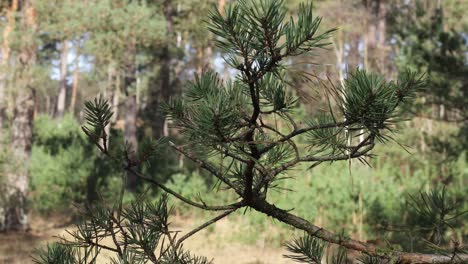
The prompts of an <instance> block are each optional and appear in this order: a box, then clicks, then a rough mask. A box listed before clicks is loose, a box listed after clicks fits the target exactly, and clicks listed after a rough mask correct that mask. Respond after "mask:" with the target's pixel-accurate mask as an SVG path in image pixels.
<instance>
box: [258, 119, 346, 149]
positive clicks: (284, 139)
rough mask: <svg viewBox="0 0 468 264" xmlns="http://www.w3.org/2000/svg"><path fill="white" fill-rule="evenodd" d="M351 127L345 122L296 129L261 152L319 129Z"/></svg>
mask: <svg viewBox="0 0 468 264" xmlns="http://www.w3.org/2000/svg"><path fill="white" fill-rule="evenodd" d="M347 125H350V122H348V121H345V122H338V123H329V124H323V125H317V126H310V127H305V128H300V129H294V131H292V132H291V133H289V134H287V135H285V136H284V137H282V138H280V139H279V140H278V141H276V142H274V143H271V144H270V145H268V146H266V147H264V148H262V149H261V150H260V152H261V153H266V152H268V151H269V150H271V149H272V148H274V147H275V146H276V145H278V144H280V143H283V142H285V141H288V140H290V139H292V138H293V137H296V136H298V135H301V134H304V133H307V132H309V131H312V130H317V129H324V128H334V127H344V126H347Z"/></svg>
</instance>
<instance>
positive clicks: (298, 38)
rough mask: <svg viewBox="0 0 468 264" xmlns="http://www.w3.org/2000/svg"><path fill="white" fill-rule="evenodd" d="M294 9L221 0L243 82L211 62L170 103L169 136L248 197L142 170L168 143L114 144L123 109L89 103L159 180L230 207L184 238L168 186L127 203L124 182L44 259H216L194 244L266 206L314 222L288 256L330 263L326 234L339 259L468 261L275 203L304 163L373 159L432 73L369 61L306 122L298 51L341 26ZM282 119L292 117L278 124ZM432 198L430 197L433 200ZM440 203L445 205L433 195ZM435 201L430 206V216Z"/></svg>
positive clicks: (123, 157)
mask: <svg viewBox="0 0 468 264" xmlns="http://www.w3.org/2000/svg"><path fill="white" fill-rule="evenodd" d="M286 14H287V12H286V9H285V6H284V1H277V0H239V1H235V3H233V4H231V5H229V6H228V7H227V8H226V9H225V12H224V15H223V14H221V13H220V12H219V11H218V10H217V9H216V8H213V10H212V11H211V12H210V14H209V21H208V29H209V30H210V31H211V32H212V33H213V34H214V35H215V43H216V46H217V47H218V48H219V49H220V50H221V52H222V54H224V59H225V61H226V62H227V63H228V64H229V65H230V66H231V67H233V68H235V69H237V71H238V74H237V75H236V76H235V78H234V79H233V80H221V79H220V77H219V76H218V75H217V74H216V73H215V72H214V71H212V70H205V71H204V72H202V74H201V75H200V76H195V80H194V81H192V82H189V83H188V84H187V86H186V89H185V92H184V95H183V96H182V97H180V98H172V99H171V100H170V101H169V102H167V103H166V104H165V105H164V107H163V109H164V112H165V113H166V116H167V117H168V118H169V119H170V120H172V123H173V125H174V126H175V127H177V128H178V129H179V131H180V141H182V142H183V143H182V144H181V145H178V144H175V143H174V142H172V141H169V142H168V144H169V145H170V146H171V147H172V148H173V149H174V150H175V151H177V152H179V153H180V154H182V155H183V156H184V157H185V158H187V159H189V160H191V161H193V162H194V163H195V164H197V165H198V166H199V167H200V168H202V169H204V170H206V171H207V172H208V173H209V174H211V175H212V176H213V177H214V178H215V179H216V181H217V184H219V187H220V189H222V190H225V191H228V192H232V193H234V194H235V195H236V196H237V199H236V201H233V202H232V203H231V204H225V205H209V204H206V203H205V202H204V201H203V200H202V199H203V197H200V199H199V200H197V201H196V200H190V199H188V198H187V197H184V196H183V195H181V194H179V193H177V192H175V191H174V190H171V189H170V188H168V187H167V186H165V185H164V184H163V183H161V182H159V181H157V180H154V179H153V178H151V177H147V176H145V175H142V174H141V173H140V172H139V169H138V168H139V166H140V165H141V164H142V163H143V162H144V161H145V160H147V159H146V158H145V157H148V156H149V155H152V154H154V153H152V152H157V149H158V146H159V145H161V144H164V143H162V142H157V143H156V144H155V145H151V146H150V147H149V148H146V149H147V151H144V152H143V153H138V154H137V155H130V154H129V152H131V149H129V148H128V147H125V148H124V149H122V150H120V151H115V150H114V149H115V148H118V147H119V146H108V140H106V139H107V136H106V133H105V129H104V128H105V127H106V126H107V125H108V124H109V120H110V117H111V115H112V113H111V112H110V110H109V109H110V108H109V106H108V104H107V103H106V102H105V101H104V100H102V99H98V100H95V101H94V102H89V103H87V104H86V109H87V110H86V114H87V122H88V124H87V126H85V127H83V130H84V131H85V133H86V134H87V135H88V136H89V138H90V140H92V141H93V142H94V143H95V144H96V145H98V147H99V149H100V150H101V151H102V152H103V153H104V154H105V155H107V156H108V157H109V158H111V159H112V160H114V161H115V162H116V163H117V164H119V165H120V166H122V167H123V169H124V170H125V171H126V172H127V173H132V174H134V175H137V176H138V178H139V179H140V180H142V181H146V182H149V183H151V184H152V185H154V187H155V188H158V189H161V190H163V191H164V192H166V193H168V194H170V195H171V196H174V197H175V198H177V199H180V200H181V201H183V202H185V203H187V204H188V205H190V206H193V207H196V208H200V209H203V210H210V211H215V212H219V215H218V216H216V217H214V218H213V219H211V220H208V221H207V222H206V223H204V224H202V225H201V226H199V227H197V228H195V229H193V230H191V231H189V232H187V233H186V234H184V235H183V236H178V233H174V232H172V231H171V230H170V226H169V222H168V218H169V216H170V210H168V207H167V197H166V196H164V197H163V198H162V199H161V200H160V201H158V202H157V203H156V204H152V203H148V202H145V201H144V200H136V201H135V202H133V203H131V204H130V205H128V206H123V205H122V196H123V193H124V191H125V189H124V188H122V190H121V192H120V194H119V199H118V202H117V203H116V205H115V206H113V207H112V208H107V207H104V206H93V207H91V206H88V207H86V208H85V211H84V212H83V216H85V219H86V220H85V222H84V223H83V224H80V225H78V226H77V230H76V231H74V232H72V233H71V234H72V237H73V241H71V242H70V241H67V240H63V241H62V243H61V244H60V245H55V246H50V247H49V249H48V250H46V251H43V252H42V253H41V254H40V257H39V258H38V259H37V260H36V262H37V263H94V261H95V259H96V257H97V256H98V255H99V253H100V252H101V251H103V250H107V251H111V252H113V253H115V259H114V260H113V263H177V264H181V263H187V264H188V263H208V262H209V261H208V260H207V259H206V258H200V257H194V256H192V255H191V254H190V253H188V252H186V251H184V250H183V248H182V244H183V243H182V242H183V241H184V240H185V239H187V238H189V237H190V236H192V235H194V234H196V233H197V232H199V231H200V230H203V229H204V228H206V227H207V226H209V225H211V224H213V223H215V222H216V221H218V220H220V219H222V218H224V217H226V216H228V215H230V214H231V213H233V212H235V211H237V210H239V209H241V208H250V209H252V210H256V211H258V212H261V213H264V214H265V215H267V216H270V217H272V218H274V219H276V220H278V221H280V222H283V223H285V224H287V225H290V226H292V227H294V228H297V229H300V230H303V231H304V232H305V233H306V236H305V237H304V238H300V239H297V240H295V241H294V242H292V243H290V244H288V246H287V249H288V250H289V251H291V254H289V255H286V257H288V258H291V259H293V260H296V261H300V262H304V263H320V262H321V260H322V258H323V257H324V254H325V253H324V252H325V242H327V243H331V244H335V245H337V246H339V247H340V248H342V249H341V251H337V253H335V254H334V255H332V256H329V257H328V259H329V260H330V263H336V264H344V263H346V261H347V260H346V259H347V257H346V250H354V251H358V252H362V253H364V254H365V255H367V256H368V257H363V258H362V261H361V262H363V263H380V261H383V262H382V263H387V262H389V261H395V263H396V262H398V263H412V262H417V263H449V262H451V261H458V260H460V261H463V260H466V259H467V255H466V254H465V255H464V254H463V253H460V254H459V252H457V254H452V255H431V254H416V253H407V252H400V251H395V250H385V249H378V248H376V247H375V246H372V245H368V244H366V243H363V242H360V241H355V240H352V239H350V238H344V237H343V236H341V235H337V234H334V233H332V232H330V231H327V230H325V229H323V228H321V227H317V226H315V225H313V223H311V222H309V221H307V220H305V219H303V218H301V217H299V216H297V215H294V214H292V212H291V211H286V210H283V209H280V208H278V207H276V206H275V205H274V204H272V203H270V202H269V192H270V190H272V189H274V188H279V185H278V181H280V180H287V179H288V178H289V177H290V175H288V171H289V170H290V169H292V168H295V167H297V166H298V165H300V164H302V163H307V164H309V165H311V166H316V165H318V164H321V163H324V162H334V161H339V160H349V159H360V160H362V161H364V162H366V160H365V159H364V158H366V157H370V153H371V150H372V149H373V148H374V146H375V145H376V144H377V143H379V142H381V141H388V140H389V139H391V137H389V136H388V132H391V131H392V130H393V129H394V124H395V123H396V122H398V121H399V120H400V118H401V113H400V112H399V110H398V109H399V108H398V106H400V105H401V104H402V103H406V102H411V99H412V98H413V97H414V96H415V94H416V92H417V91H419V90H420V89H422V88H423V87H424V81H423V80H422V77H421V76H417V75H416V74H414V73H412V72H404V73H402V74H400V77H399V79H398V80H397V81H390V82H389V81H386V80H385V79H384V78H383V77H380V76H378V75H376V74H372V73H368V72H366V71H363V70H357V71H356V72H354V73H351V74H350V75H349V78H348V79H346V80H345V81H344V85H343V86H339V87H335V86H333V85H331V87H330V88H329V90H328V91H327V94H329V95H330V98H329V99H330V100H329V101H330V102H333V103H330V106H329V109H330V111H329V112H328V113H321V114H320V115H318V117H311V118H309V119H307V120H305V122H303V121H302V120H296V119H295V117H294V113H295V110H296V109H297V107H298V100H297V98H296V96H295V95H294V92H293V91H294V89H292V87H291V82H290V81H289V80H290V78H291V76H290V73H289V72H288V70H287V68H288V67H285V65H286V61H287V60H288V59H289V58H291V57H294V56H298V55H304V54H310V53H313V52H314V51H316V50H317V49H321V48H324V47H326V46H327V44H328V43H329V42H328V38H329V37H330V35H331V34H332V32H333V31H334V29H330V30H321V29H320V24H321V18H320V17H316V16H315V15H314V13H313V8H312V5H311V4H302V5H301V7H300V8H299V13H298V14H297V18H292V17H291V18H289V19H286ZM275 120H281V122H282V123H283V124H285V125H283V126H282V127H281V128H278V126H277V125H276V123H275ZM350 131H351V132H352V131H359V132H358V133H349V132H350ZM350 135H351V136H353V139H352V140H349V136H350ZM116 153H117V154H116ZM135 156H136V157H135ZM127 173H124V175H127ZM123 177H124V178H125V176H123ZM298 177H299V176H298ZM123 181H125V179H124V180H123ZM123 186H124V184H123ZM425 204H426V205H425V206H426V207H427V206H428V203H427V202H426V203H425ZM433 205H434V206H438V203H436V204H430V206H433ZM311 206H313V205H311ZM427 210H429V209H424V211H422V213H425V214H427V213H428V212H427ZM431 210H432V209H431ZM104 238H110V239H111V240H112V241H113V242H114V243H113V244H114V245H113V246H108V245H107V244H106V245H104V244H101V241H102V240H103V239H104ZM392 263H393V262H392Z"/></svg>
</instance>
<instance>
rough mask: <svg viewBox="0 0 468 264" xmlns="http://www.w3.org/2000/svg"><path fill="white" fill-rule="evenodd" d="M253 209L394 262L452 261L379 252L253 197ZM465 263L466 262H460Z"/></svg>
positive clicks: (463, 256)
mask: <svg viewBox="0 0 468 264" xmlns="http://www.w3.org/2000/svg"><path fill="white" fill-rule="evenodd" d="M249 206H251V207H252V208H253V209H255V210H257V211H259V212H261V213H264V214H266V215H268V216H271V217H273V218H275V219H277V220H279V221H281V222H283V223H285V224H287V225H290V226H293V227H295V228H297V229H300V230H303V231H305V232H306V233H308V234H309V235H311V236H314V237H317V238H320V239H322V240H325V241H327V242H330V243H333V244H338V245H341V246H343V247H345V248H347V249H351V250H356V251H359V252H363V253H366V254H370V255H373V256H380V257H382V258H390V257H393V258H395V260H397V261H396V262H395V263H401V264H409V263H452V261H451V257H450V256H444V255H435V254H419V253H408V252H396V251H395V252H391V253H386V254H385V253H383V252H379V249H378V248H377V247H375V246H373V245H370V244H366V243H363V242H360V241H357V240H353V239H350V238H345V237H342V236H339V235H336V234H334V233H332V232H330V231H327V230H325V229H323V228H321V227H318V226H315V225H313V224H312V223H310V222H309V221H307V220H305V219H303V218H301V217H298V216H296V215H293V214H291V213H289V212H288V211H285V210H282V209H279V208H277V207H276V206H275V205H273V204H270V203H268V202H267V201H265V200H262V199H258V198H257V199H253V200H252V202H251V204H249ZM458 257H459V258H460V260H461V261H468V254H460V255H458ZM460 263H466V262H460Z"/></svg>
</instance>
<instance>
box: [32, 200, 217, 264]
mask: <svg viewBox="0 0 468 264" xmlns="http://www.w3.org/2000/svg"><path fill="white" fill-rule="evenodd" d="M121 198H122V197H121ZM145 200H146V199H144V198H143V197H140V198H139V199H136V200H135V201H133V202H132V203H131V204H130V205H129V206H128V207H126V208H123V207H122V200H119V201H118V202H116V203H115V204H114V206H113V207H111V208H109V207H106V206H104V205H103V204H102V203H97V204H95V205H93V206H85V207H84V208H83V211H82V212H81V213H82V216H84V217H85V219H84V221H83V222H82V223H80V224H77V225H76V231H71V232H69V234H70V235H71V236H72V240H66V239H65V238H62V241H61V242H59V243H56V244H53V245H50V246H48V247H47V249H46V250H39V251H38V252H37V256H36V258H35V263H37V264H52V263H54V264H56V263H93V262H94V261H95V259H96V257H97V255H98V254H99V253H100V251H101V250H108V251H113V252H114V253H116V255H117V256H116V257H113V258H111V263H128V264H130V263H132V264H135V263H136V264H138V263H141V264H143V263H148V261H151V262H153V263H167V264H209V263H211V262H210V261H209V260H208V259H207V258H205V257H199V256H193V255H192V254H190V252H188V251H185V250H183V249H182V245H180V244H179V243H177V240H176V236H177V233H175V232H172V231H170V230H169V219H168V217H169V211H170V209H169V208H168V204H167V196H166V195H164V196H162V197H161V198H160V199H159V200H158V201H156V202H154V203H152V202H148V201H145ZM105 238H112V240H113V242H114V245H113V246H103V245H101V241H102V240H103V239H105Z"/></svg>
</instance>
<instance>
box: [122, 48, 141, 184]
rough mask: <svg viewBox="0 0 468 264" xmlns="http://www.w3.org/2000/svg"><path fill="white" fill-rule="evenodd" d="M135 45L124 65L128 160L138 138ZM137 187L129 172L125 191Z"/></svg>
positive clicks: (134, 153)
mask: <svg viewBox="0 0 468 264" xmlns="http://www.w3.org/2000/svg"><path fill="white" fill-rule="evenodd" d="M135 57H136V45H135V43H132V44H131V45H130V47H129V49H128V53H127V61H126V64H125V77H124V85H125V90H126V93H127V99H126V101H125V108H126V111H125V129H124V138H125V141H126V142H127V143H128V144H130V147H131V149H130V152H131V153H129V154H130V158H135V157H136V153H137V151H138V138H137V119H138V106H137V98H136V94H135V91H134V89H133V88H135V87H133V86H135V85H136V70H137V67H136V65H135V64H136V61H135ZM137 185H138V177H137V176H136V175H134V174H133V173H131V172H128V173H127V189H129V190H131V191H134V190H135V189H136V187H137Z"/></svg>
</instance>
